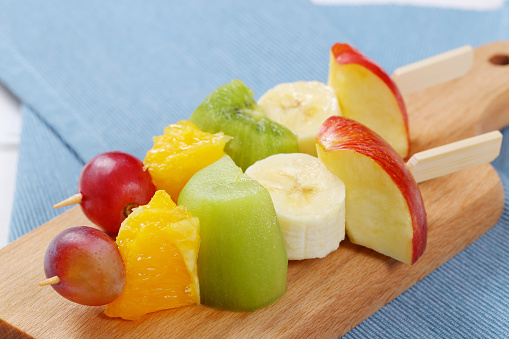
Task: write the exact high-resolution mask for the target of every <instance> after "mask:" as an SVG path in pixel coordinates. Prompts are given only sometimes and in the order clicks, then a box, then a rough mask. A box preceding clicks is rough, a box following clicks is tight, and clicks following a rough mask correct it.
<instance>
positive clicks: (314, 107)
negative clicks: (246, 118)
mask: <svg viewBox="0 0 509 339" xmlns="http://www.w3.org/2000/svg"><path fill="white" fill-rule="evenodd" d="M258 104H259V105H260V106H261V107H262V108H263V109H264V110H265V113H266V115H267V117H268V118H269V119H272V120H274V121H276V122H278V123H280V124H281V125H283V126H285V127H287V128H288V129H290V130H291V131H292V132H293V133H294V134H296V135H297V138H298V142H299V151H300V152H302V153H308V154H311V155H314V156H316V155H317V153H316V145H315V137H316V134H317V133H318V130H319V129H320V126H322V123H323V122H324V121H325V120H326V119H327V118H328V117H330V116H331V115H341V110H340V108H339V104H338V99H337V97H336V93H335V92H334V89H332V87H329V86H327V85H325V84H323V83H321V82H318V81H297V82H289V83H284V84H280V85H277V86H276V87H274V88H272V89H270V90H268V91H267V92H266V93H265V94H264V95H263V96H262V97H261V98H260V99H259V100H258Z"/></svg>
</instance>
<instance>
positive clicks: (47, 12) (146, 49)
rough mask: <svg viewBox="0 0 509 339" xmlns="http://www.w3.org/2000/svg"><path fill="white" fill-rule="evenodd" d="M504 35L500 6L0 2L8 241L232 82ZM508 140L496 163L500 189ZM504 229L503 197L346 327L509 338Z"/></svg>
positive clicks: (429, 51)
mask: <svg viewBox="0 0 509 339" xmlns="http://www.w3.org/2000/svg"><path fill="white" fill-rule="evenodd" d="M508 38H509V4H508V3H507V2H506V3H505V5H504V7H503V8H501V9H499V10H495V11H485V12H477V11H460V10H449V9H433V8H422V7H410V6H337V7H336V6H316V5H313V4H311V3H310V2H308V1H306V0H282V1H269V0H261V1H248V2H241V1H233V0H230V1H226V0H222V1H205V0H203V1H186V2H184V1H152V2H151V3H150V4H147V3H146V2H142V1H133V0H131V1H108V2H106V1H98V0H89V1H87V2H78V1H63V0H60V1H52V0H48V1H33V0H32V1H29V0H21V1H20V0H17V1H8V0H0V80H1V81H3V82H4V83H5V84H6V85H7V86H8V87H9V88H10V89H11V90H12V91H13V92H14V93H15V94H16V95H17V96H18V97H19V98H20V99H21V100H22V101H23V103H24V105H25V107H24V109H23V131H22V141H21V146H20V155H19V173H18V179H17V190H16V205H15V207H14V212H13V219H12V225H11V233H10V239H11V240H14V239H16V238H18V237H19V236H21V235H22V234H24V233H26V232H28V231H30V230H31V229H34V228H35V227H37V225H40V224H42V223H44V222H46V221H48V220H49V219H51V218H52V217H53V216H55V215H56V214H57V213H60V212H61V211H53V210H52V209H51V205H52V204H53V203H54V202H57V201H60V200H62V199H63V198H64V197H66V196H69V195H71V194H73V193H75V191H76V182H77V178H78V176H79V172H80V170H81V166H82V165H83V164H84V163H85V162H86V161H87V160H89V159H90V158H91V157H92V156H94V155H96V154H98V153H100V152H104V151H107V150H122V151H126V152H129V153H132V154H134V155H136V156H138V157H139V158H143V157H144V154H145V152H146V151H147V150H148V149H149V148H150V147H151V145H152V139H151V138H152V136H154V135H158V134H160V133H161V132H162V130H163V128H164V127H165V126H166V125H168V124H169V123H172V122H176V121H178V120H179V119H185V118H188V117H189V116H190V114H191V113H192V112H193V111H194V109H195V108H196V107H197V106H198V105H199V103H200V102H201V101H202V100H203V98H204V97H205V96H206V95H207V94H209V93H210V92H211V91H212V90H213V89H215V88H216V87H218V86H219V85H222V84H224V83H227V82H229V81H230V80H231V79H232V78H238V79H241V80H243V81H244V82H245V83H246V84H247V85H248V86H249V87H251V88H253V90H254V91H255V94H256V96H257V97H259V96H260V95H261V94H262V93H264V92H265V91H266V90H267V89H269V88H271V87H273V86H274V85H276V84H278V83H281V82H287V81H296V80H321V81H324V82H325V81H326V80H327V71H328V58H329V55H328V53H329V48H330V46H331V45H332V44H333V43H334V42H337V41H342V42H350V43H352V44H353V45H355V46H356V47H358V48H359V49H360V50H362V51H363V52H364V53H366V54H367V55H369V56H370V57H371V58H373V59H375V60H377V61H378V62H379V63H380V64H381V65H382V66H383V67H384V68H385V69H386V70H387V71H388V72H392V71H393V70H394V69H395V68H396V67H398V66H400V65H404V64H407V63H410V62H413V61H416V60H419V59H422V58H425V57H428V56H431V55H435V54H438V53H440V52H443V51H446V50H449V49H452V48H456V47H459V46H462V45H465V44H470V45H473V46H478V45H481V44H484V43H488V42H492V41H496V40H504V39H508ZM508 133H509V132H507V131H505V134H506V135H507V134H508ZM508 140H509V138H506V139H505V145H504V148H503V152H502V155H501V157H500V158H499V159H498V160H497V161H496V162H495V165H496V167H497V169H498V170H499V172H500V173H501V177H502V178H503V181H504V185H505V187H506V189H507V187H509V185H508V184H509V182H508V181H507V180H508V179H507V177H506V175H507V174H509V168H508V166H509V145H506V144H507V142H508ZM508 227H509V208H507V206H506V209H505V212H504V216H503V217H502V219H501V221H500V222H499V223H498V224H497V225H496V226H495V227H494V228H493V229H492V230H491V231H490V232H488V233H487V234H486V235H485V236H483V237H482V238H481V239H480V240H478V241H477V242H475V243H474V244H473V245H471V246H470V247H468V248H467V249H466V250H465V251H463V252H462V253H460V254H459V255H457V256H456V257H454V258H453V259H452V260H450V261H449V262H448V263H446V264H445V265H443V266H442V267H440V268H439V269H438V270H436V271H435V272H434V273H432V274H431V275H429V276H428V277H426V278H425V279H424V280H423V281H421V282H420V283H418V284H417V285H415V286H414V287H413V288H411V289H410V290H408V291H407V292H405V293H404V294H402V295H401V296H400V297H398V298H396V299H395V300H394V301H393V302H391V303H390V304H389V305H387V306H386V307H384V308H383V309H381V310H380V311H378V312H377V313H375V314H374V315H373V316H371V317H370V318H368V319H367V320H366V321H364V322H363V323H362V324H360V325H359V326H357V327H356V328H355V329H353V330H352V331H351V332H350V333H348V335H347V336H346V337H352V338H357V337H405V338H407V337H416V338H422V337H508V336H509V319H508V317H509V287H508V283H507V282H508V281H509V264H508V263H509V250H508V246H507V245H506V244H505V243H506V239H507V236H508V231H509V230H508Z"/></svg>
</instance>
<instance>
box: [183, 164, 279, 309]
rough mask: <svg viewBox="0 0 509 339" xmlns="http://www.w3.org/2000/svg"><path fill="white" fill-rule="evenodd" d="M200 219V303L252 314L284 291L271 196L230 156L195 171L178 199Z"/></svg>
mask: <svg viewBox="0 0 509 339" xmlns="http://www.w3.org/2000/svg"><path fill="white" fill-rule="evenodd" d="M178 203H179V205H184V206H185V207H186V208H187V209H188V210H189V211H190V212H191V213H192V214H193V216H196V217H198V218H199V219H200V237H201V243H200V251H199V254H198V278H199V281H200V302H201V304H203V305H207V306H210V307H213V308H216V309H221V310H229V311H253V310H256V309H258V308H261V307H264V306H267V305H270V304H272V303H274V302H275V301H276V300H277V299H279V298H280V297H281V296H282V295H283V294H284V293H285V292H286V273H287V267H288V258H287V255H286V248H285V243H284V239H283V235H282V233H281V229H280V227H279V223H278V220H277V217H276V211H275V210H274V205H273V204H272V200H271V198H270V195H269V192H268V191H267V190H266V189H265V188H264V187H263V186H262V185H260V184H259V183H258V182H257V181H255V180H253V179H251V178H249V177H248V176H247V175H245V174H244V173H242V170H241V169H240V168H239V167H237V166H236V165H235V163H234V162H233V161H232V159H231V158H230V157H229V156H224V157H223V158H221V159H220V160H218V161H217V162H215V163H213V164H212V165H210V166H208V167H206V168H204V169H202V170H201V171H199V172H197V173H196V174H195V175H194V176H193V177H192V178H191V179H190V180H189V182H188V183H187V184H186V186H185V187H184V189H183V190H182V192H181V193H180V195H179V199H178Z"/></svg>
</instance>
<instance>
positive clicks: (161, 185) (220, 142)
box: [143, 120, 230, 202]
mask: <svg viewBox="0 0 509 339" xmlns="http://www.w3.org/2000/svg"><path fill="white" fill-rule="evenodd" d="M229 139H230V137H228V136H226V135H224V134H223V132H219V133H216V134H212V133H207V132H202V131H201V130H200V129H199V128H198V127H196V125H195V124H193V123H192V122H190V121H187V120H181V121H179V122H177V123H176V124H172V125H169V126H168V127H166V128H165V129H164V135H162V136H157V137H154V147H152V149H150V150H149V151H148V152H147V154H146V156H145V160H144V161H143V162H144V164H145V168H147V169H148V171H149V173H150V175H151V176H152V182H153V183H154V185H155V186H156V188H157V189H158V190H165V191H166V192H168V194H169V195H170V196H171V197H172V199H173V201H175V202H177V200H178V196H179V194H180V191H181V190H182V188H183V187H184V186H185V184H186V183H187V182H188V181H189V179H191V177H192V176H193V175H194V174H195V173H196V172H198V171H199V170H201V169H202V168H205V167H207V166H208V165H210V164H212V163H214V162H216V161H217V160H219V159H221V158H222V157H223V156H224V155H225V153H224V145H225V144H226V142H227V141H228V140H229Z"/></svg>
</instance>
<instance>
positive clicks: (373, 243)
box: [316, 117, 427, 264]
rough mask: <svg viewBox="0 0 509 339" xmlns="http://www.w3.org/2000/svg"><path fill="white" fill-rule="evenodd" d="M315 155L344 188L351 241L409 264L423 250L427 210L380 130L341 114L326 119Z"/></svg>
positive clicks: (414, 184)
mask: <svg viewBox="0 0 509 339" xmlns="http://www.w3.org/2000/svg"><path fill="white" fill-rule="evenodd" d="M316 142H317V152H318V157H319V158H320V160H322V162H323V163H324V164H325V166H326V167H327V168H328V169H329V171H331V172H332V173H334V174H335V175H337V176H338V177H339V178H340V179H341V180H342V181H343V183H344V184H345V188H346V201H345V204H346V205H345V210H346V234H347V236H348V238H349V239H350V241H351V242H353V243H355V244H359V245H362V246H365V247H368V248H371V249H373V250H375V251H377V252H379V253H382V254H385V255H387V256H389V257H391V258H394V259H397V260H399V261H402V262H405V263H409V264H413V263H415V262H416V261H417V259H419V257H420V256H421V255H422V254H423V252H424V249H425V248H426V238H427V222H426V210H425V208H424V203H423V200H422V197H421V193H420V191H419V187H418V186H417V183H416V182H415V180H414V178H413V176H412V174H411V173H410V171H409V169H408V168H407V167H406V164H405V162H404V161H403V159H402V158H401V156H399V155H398V153H397V152H396V151H395V150H394V149H393V148H392V147H391V146H390V145H389V144H388V143H387V142H386V141H385V140H384V139H382V137H380V136H379V135H378V134H376V133H375V132H373V131H372V130H370V129H369V128H367V127H366V126H364V125H362V124H360V123H358V122H356V121H353V120H351V119H348V118H344V117H331V118H329V119H327V120H326V121H325V122H324V124H323V125H322V128H321V129H320V131H319V133H318V135H317V137H316Z"/></svg>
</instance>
